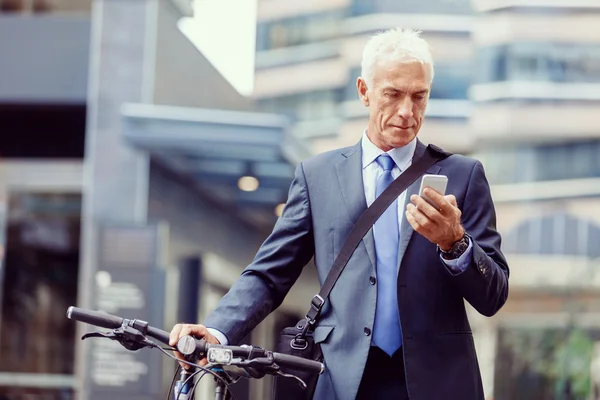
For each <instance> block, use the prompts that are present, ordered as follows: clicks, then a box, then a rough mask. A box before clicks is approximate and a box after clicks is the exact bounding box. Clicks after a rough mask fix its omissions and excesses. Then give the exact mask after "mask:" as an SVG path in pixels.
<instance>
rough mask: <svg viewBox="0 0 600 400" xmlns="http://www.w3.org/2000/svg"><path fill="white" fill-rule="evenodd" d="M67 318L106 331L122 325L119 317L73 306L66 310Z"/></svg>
mask: <svg viewBox="0 0 600 400" xmlns="http://www.w3.org/2000/svg"><path fill="white" fill-rule="evenodd" d="M67 318H69V319H72V320H75V321H80V322H85V323H86V324H91V325H95V326H100V327H102V328H107V329H116V328H118V327H120V326H121V324H122V323H123V318H121V317H116V316H114V315H110V314H106V313H103V312H100V311H92V310H84V309H83V308H78V307H73V306H71V307H69V308H68V309H67Z"/></svg>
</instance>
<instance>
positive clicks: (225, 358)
mask: <svg viewBox="0 0 600 400" xmlns="http://www.w3.org/2000/svg"><path fill="white" fill-rule="evenodd" d="M206 358H207V359H208V362H209V363H211V364H223V365H229V364H231V360H232V359H233V352H232V351H231V350H229V349H219V348H215V347H213V348H210V349H208V353H207V354H206Z"/></svg>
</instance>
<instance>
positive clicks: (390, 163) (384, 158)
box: [377, 154, 396, 171]
mask: <svg viewBox="0 0 600 400" xmlns="http://www.w3.org/2000/svg"><path fill="white" fill-rule="evenodd" d="M377 164H379V166H380V167H381V168H383V170H384V171H391V170H392V168H394V165H396V164H395V163H394V160H393V159H392V157H390V156H389V154H380V155H379V156H378V157H377Z"/></svg>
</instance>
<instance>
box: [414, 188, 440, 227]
mask: <svg viewBox="0 0 600 400" xmlns="http://www.w3.org/2000/svg"><path fill="white" fill-rule="evenodd" d="M410 201H412V203H413V204H414V205H415V207H416V208H417V209H418V210H419V211H421V212H422V213H423V214H425V215H426V216H427V217H428V218H429V219H432V220H434V221H438V220H439V219H440V218H441V217H442V216H441V215H440V212H439V211H438V210H437V209H436V208H435V207H434V206H432V205H431V204H429V203H428V202H427V200H425V199H424V198H422V197H421V196H417V195H416V194H413V195H412V196H410Z"/></svg>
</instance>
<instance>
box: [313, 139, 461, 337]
mask: <svg viewBox="0 0 600 400" xmlns="http://www.w3.org/2000/svg"><path fill="white" fill-rule="evenodd" d="M450 155H451V154H450V153H447V152H445V151H444V150H442V149H440V148H439V147H437V146H434V145H431V144H430V145H428V146H427V148H426V149H425V154H423V156H422V157H420V158H419V159H418V160H417V161H416V162H414V163H413V164H412V165H411V166H410V167H408V168H407V169H406V171H404V172H403V173H402V174H401V175H400V176H398V177H397V178H396V179H394V181H393V182H392V183H391V184H390V185H389V186H388V187H387V188H386V189H385V190H384V191H383V193H381V195H379V197H377V198H376V199H375V201H374V202H373V204H371V206H370V207H369V208H367V209H366V210H365V211H364V212H363V213H362V214H361V216H360V217H359V218H358V221H356V224H355V225H354V227H353V228H352V230H351V231H350V233H349V234H348V237H347V238H346V241H345V242H344V245H343V246H342V250H340V253H339V254H338V255H337V257H336V258H335V261H334V262H333V266H332V267H331V270H330V271H329V274H328V275H327V278H326V279H325V283H323V286H322V287H321V290H320V291H319V294H317V295H315V296H314V297H313V299H312V300H311V302H310V309H309V310H308V313H307V314H306V320H307V322H308V323H307V324H306V325H305V326H304V329H303V331H304V332H303V333H306V331H307V329H309V328H310V327H312V326H314V324H315V323H316V322H317V319H318V318H319V315H320V314H321V310H322V309H323V305H324V304H325V300H326V299H327V298H328V297H329V293H330V292H331V289H333V286H334V285H335V283H336V282H337V280H338V278H339V277H340V275H341V274H342V271H343V270H344V268H345V267H346V264H347V263H348V261H349V260H350V257H352V254H354V250H355V249H356V247H358V244H359V243H360V241H361V240H362V238H363V237H364V236H365V235H366V234H367V232H368V231H369V229H371V227H372V226H373V224H374V223H375V221H377V220H378V219H379V217H380V216H381V214H383V212H384V211H385V210H387V208H388V207H389V206H390V205H391V204H392V203H393V202H394V200H396V199H397V198H398V196H400V195H401V194H402V192H404V191H405V190H406V189H407V188H408V187H409V186H410V185H412V184H413V182H415V181H416V180H417V179H418V178H419V177H420V176H421V175H423V174H424V173H425V171H427V169H429V167H431V166H432V165H433V164H435V163H436V162H438V161H441V160H443V159H445V158H447V157H448V156H450Z"/></svg>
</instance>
